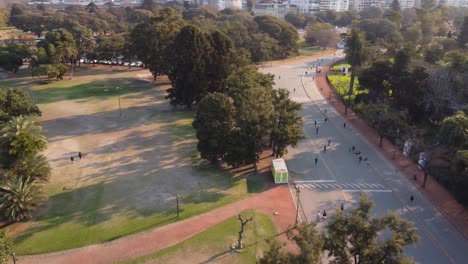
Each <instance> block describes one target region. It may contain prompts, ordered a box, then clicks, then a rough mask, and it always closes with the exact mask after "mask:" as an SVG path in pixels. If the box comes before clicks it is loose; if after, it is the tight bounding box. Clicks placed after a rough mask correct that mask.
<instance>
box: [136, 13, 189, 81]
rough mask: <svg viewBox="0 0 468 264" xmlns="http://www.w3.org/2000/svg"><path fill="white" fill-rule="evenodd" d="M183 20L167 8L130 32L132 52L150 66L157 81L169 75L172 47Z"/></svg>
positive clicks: (172, 54)
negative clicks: (160, 76)
mask: <svg viewBox="0 0 468 264" xmlns="http://www.w3.org/2000/svg"><path fill="white" fill-rule="evenodd" d="M182 25H183V20H182V18H181V17H180V15H179V14H177V13H175V11H174V9H172V8H168V7H165V8H163V9H162V10H161V11H160V12H159V14H158V16H157V17H155V18H154V19H152V20H151V21H149V22H146V23H141V24H138V25H137V26H136V27H135V28H134V29H133V30H132V31H131V32H130V37H129V41H130V48H129V49H130V52H131V53H133V54H135V55H136V57H137V58H138V59H140V60H141V61H142V62H143V63H144V64H145V65H148V67H149V69H150V71H151V73H152V74H153V76H154V78H155V79H156V78H157V76H158V75H162V74H167V73H168V72H169V69H170V65H171V61H172V60H171V58H172V57H173V56H174V55H175V53H174V52H172V50H171V49H172V45H173V41H174V38H175V36H176V34H177V33H178V31H179V29H180V28H181V26H182Z"/></svg>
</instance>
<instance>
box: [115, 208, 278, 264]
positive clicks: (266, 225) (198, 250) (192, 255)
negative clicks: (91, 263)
mask: <svg viewBox="0 0 468 264" xmlns="http://www.w3.org/2000/svg"><path fill="white" fill-rule="evenodd" d="M241 214H242V216H243V217H250V216H253V219H254V220H253V222H250V223H248V224H247V226H246V229H245V233H244V237H245V239H244V244H245V245H246V247H245V249H244V250H243V251H242V252H231V251H230V250H229V246H230V245H232V244H233V243H235V242H236V240H237V232H238V230H239V221H238V220H237V217H232V218H230V219H229V220H227V221H224V222H222V223H220V224H218V225H216V226H214V227H212V228H210V229H208V230H206V231H204V232H202V233H200V234H197V235H195V236H194V237H192V238H190V239H188V240H186V241H183V242H181V243H179V244H177V245H175V246H172V247H170V248H167V249H164V250H161V251H159V252H156V253H154V254H151V255H148V256H144V257H140V258H137V259H134V260H131V261H128V262H124V263H125V264H137V263H165V264H170V263H184V262H186V261H187V260H188V259H190V262H191V263H212V262H213V263H214V262H216V263H233V264H236V263H239V264H241V263H242V264H243V263H255V260H256V255H260V253H261V252H263V250H265V249H266V248H267V243H266V241H265V239H267V238H271V237H273V236H274V235H276V232H277V231H276V227H275V225H274V223H273V221H272V219H271V217H270V216H267V215H265V214H263V213H259V212H256V211H253V210H247V211H243V212H242V213H241Z"/></svg>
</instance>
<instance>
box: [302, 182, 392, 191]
mask: <svg viewBox="0 0 468 264" xmlns="http://www.w3.org/2000/svg"><path fill="white" fill-rule="evenodd" d="M296 185H297V186H298V187H299V188H301V189H315V190H334V189H338V190H342V191H347V192H356V191H361V190H362V191H369V192H391V190H388V189H387V188H386V187H385V186H383V185H382V184H378V183H335V182H333V181H330V182H328V181H326V182H304V183H296Z"/></svg>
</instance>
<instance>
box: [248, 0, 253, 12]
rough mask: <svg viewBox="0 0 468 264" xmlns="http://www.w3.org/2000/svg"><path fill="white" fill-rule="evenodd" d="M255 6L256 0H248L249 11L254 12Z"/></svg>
mask: <svg viewBox="0 0 468 264" xmlns="http://www.w3.org/2000/svg"><path fill="white" fill-rule="evenodd" d="M253 6H254V1H253V0H247V10H248V11H249V13H252V11H253Z"/></svg>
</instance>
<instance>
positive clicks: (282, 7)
mask: <svg viewBox="0 0 468 264" xmlns="http://www.w3.org/2000/svg"><path fill="white" fill-rule="evenodd" d="M289 12H293V13H297V6H295V5H291V4H277V3H258V4H255V5H254V7H253V13H254V15H256V16H260V15H270V16H275V17H277V18H281V19H284V16H285V15H286V14H287V13H289Z"/></svg>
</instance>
